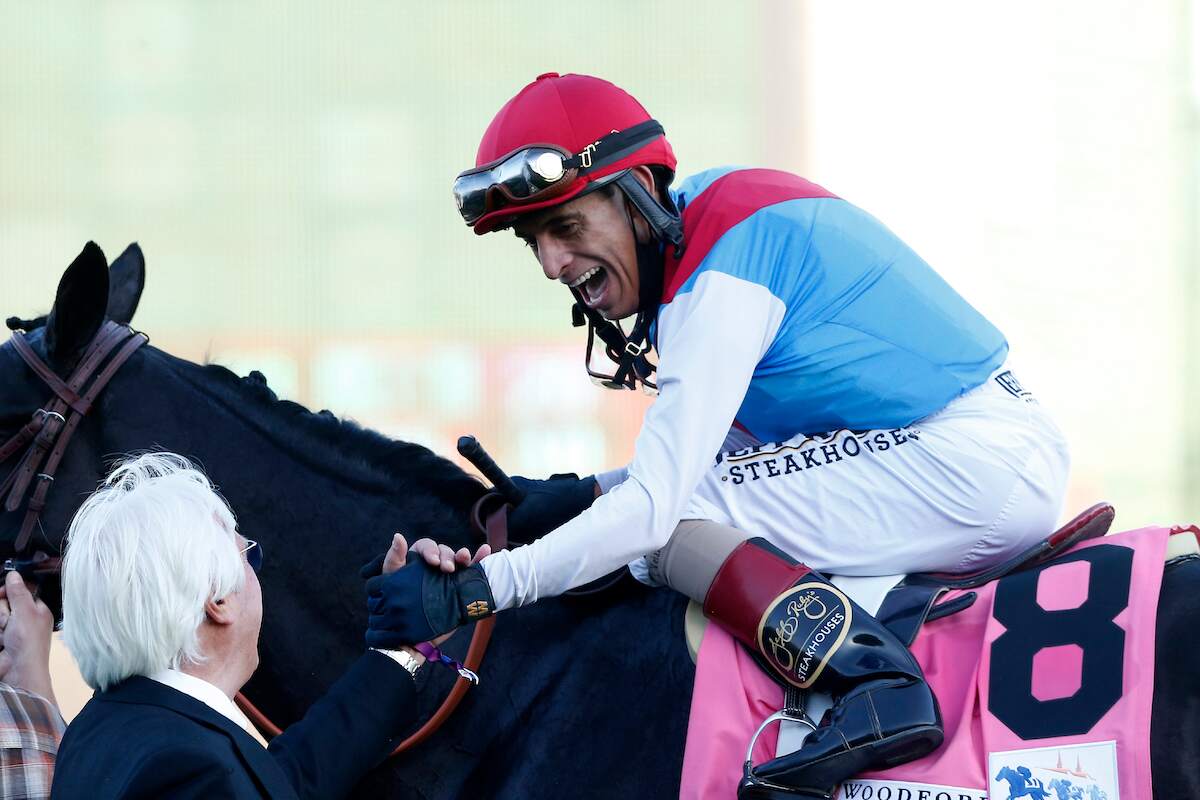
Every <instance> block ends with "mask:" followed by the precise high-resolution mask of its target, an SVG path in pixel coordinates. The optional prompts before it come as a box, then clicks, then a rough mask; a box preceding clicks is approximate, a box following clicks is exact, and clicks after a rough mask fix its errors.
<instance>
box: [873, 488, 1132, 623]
mask: <svg viewBox="0 0 1200 800" xmlns="http://www.w3.org/2000/svg"><path fill="white" fill-rule="evenodd" d="M1115 516H1116V511H1115V510H1114V509H1113V507H1112V506H1111V505H1109V504H1108V503H1097V504H1096V505H1094V506H1092V507H1091V508H1089V509H1087V510H1086V511H1084V512H1083V513H1081V514H1078V515H1077V516H1076V517H1075V518H1074V519H1072V520H1071V521H1070V522H1068V523H1067V524H1065V525H1063V526H1062V527H1061V528H1059V529H1058V530H1056V531H1054V532H1053V533H1051V534H1050V535H1049V536H1047V537H1046V538H1045V539H1043V540H1042V541H1040V542H1038V543H1037V544H1035V545H1034V546H1033V547H1030V548H1029V549H1027V550H1025V551H1024V552H1022V553H1019V554H1017V555H1016V556H1013V557H1012V558H1010V559H1008V560H1007V561H1003V562H1001V563H999V564H997V565H995V566H993V567H989V568H988V569H984V570H980V571H978V572H972V573H968V574H965V575H953V574H949V573H938V572H925V573H915V574H912V575H908V576H907V577H905V578H904V579H903V580H901V581H900V582H899V583H898V584H896V585H895V586H894V587H893V588H892V589H891V591H889V592H888V593H887V595H886V596H885V597H884V599H883V602H882V603H881V604H880V606H879V611H878V612H877V613H876V615H875V616H876V617H877V618H878V619H879V621H880V622H882V623H883V624H884V625H886V626H887V627H888V629H889V630H891V632H892V633H894V634H896V637H897V638H898V639H899V640H900V641H902V642H904V644H905V645H911V644H912V643H913V641H914V640H915V639H916V638H917V632H918V631H920V630H921V626H922V625H924V624H925V623H926V622H932V621H933V620H936V619H941V618H943V617H948V616H950V615H951V614H954V613H956V612H958V611H962V610H963V609H965V608H969V607H970V606H971V604H972V603H974V602H975V597H976V595H975V593H974V592H966V593H965V594H963V595H960V596H959V597H958V598H956V599H955V600H953V601H951V602H948V603H942V604H940V605H935V603H936V602H937V599H938V598H939V597H941V596H942V595H943V594H944V593H946V592H947V591H949V590H951V589H974V588H976V587H979V586H982V585H983V584H985V583H991V582H992V581H994V580H997V579H998V578H1003V577H1004V576H1006V575H1012V574H1014V573H1017V572H1021V571H1023V570H1026V569H1030V568H1032V567H1036V566H1037V565H1039V564H1041V563H1043V562H1046V561H1049V560H1050V559H1052V558H1054V557H1056V556H1058V555H1059V554H1060V553H1062V552H1064V551H1066V550H1068V549H1070V548H1071V547H1073V546H1074V545H1076V544H1078V543H1079V542H1082V541H1086V540H1088V539H1096V538H1098V537H1101V536H1103V535H1104V534H1106V533H1108V529H1109V528H1110V527H1112V522H1113V518H1114V517H1115Z"/></svg>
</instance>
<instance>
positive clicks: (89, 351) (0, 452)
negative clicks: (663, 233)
mask: <svg viewBox="0 0 1200 800" xmlns="http://www.w3.org/2000/svg"><path fill="white" fill-rule="evenodd" d="M26 335H27V334H26V333H25V332H24V331H20V330H16V331H13V335H12V339H11V340H10V341H11V342H12V345H13V348H14V349H15V350H16V351H17V354H18V355H20V356H21V358H22V360H24V361H25V363H26V364H28V365H29V368H30V369H32V370H33V371H34V373H35V374H36V375H37V376H38V377H39V378H41V380H42V382H43V383H45V384H46V385H47V386H48V387H49V388H50V390H51V391H52V392H53V395H52V396H51V397H50V399H49V400H47V401H46V402H45V403H43V404H42V407H41V408H38V409H37V410H36V411H34V412H33V417H32V418H31V419H30V420H29V422H27V423H26V424H25V426H24V427H22V428H21V429H20V430H19V431H17V432H16V433H15V434H14V435H13V436H12V437H10V438H9V440H8V441H6V442H5V443H4V444H3V445H0V464H3V463H4V462H6V461H8V460H9V459H10V458H12V457H13V456H14V455H16V454H18V453H21V452H22V449H23V448H24V453H23V455H22V456H21V459H20V460H19V461H18V462H17V465H16V466H15V467H14V468H13V470H12V471H11V472H10V473H9V474H8V477H6V478H5V479H4V482H3V483H0V503H3V506H2V508H3V510H4V511H6V512H13V511H17V510H19V509H20V508H21V504H22V502H24V501H26V498H27V497H28V501H27V502H26V505H25V518H24V520H23V521H22V523H21V529H20V532H19V533H18V534H17V538H16V540H15V542H14V546H13V549H14V551H15V556H16V557H14V558H10V559H8V560H7V561H6V562H5V563H4V568H5V569H6V570H8V569H17V570H19V571H22V572H24V573H26V574H32V575H34V576H52V575H57V574H58V573H59V571H60V568H61V565H62V559H61V558H60V557H59V556H51V555H50V554H48V553H46V552H44V551H41V550H39V551H37V552H34V553H32V554H31V555H29V556H28V557H24V556H25V555H26V554H25V550H26V549H27V548H28V547H29V545H30V541H31V540H32V538H33V532H34V530H35V528H37V527H38V524H39V520H40V518H41V513H42V510H43V509H44V508H45V507H46V495H47V494H48V493H49V491H50V487H51V486H52V485H53V484H54V473H55V471H56V470H57V469H58V465H59V463H60V462H61V461H62V458H63V455H64V454H65V453H66V451H67V445H68V444H69V443H70V441H71V437H72V436H73V435H74V433H75V431H76V430H77V429H78V428H79V423H80V422H82V421H83V418H84V417H85V416H87V413H88V412H89V411H90V410H91V409H92V406H93V404H94V403H95V401H96V398H97V397H98V396H99V395H100V392H102V391H104V387H106V386H107V385H108V383H109V381H111V380H112V378H113V376H114V375H116V374H117V371H118V370H119V369H120V368H121V366H122V365H123V364H124V363H125V362H126V361H128V360H129V357H130V356H132V355H133V354H134V353H135V352H136V351H137V350H138V348H140V347H141V346H142V345H144V344H147V343H148V342H149V341H150V337H148V336H146V334H144V333H141V332H140V331H135V330H133V328H130V327H128V326H126V325H120V324H118V323H116V322H113V321H111V320H106V321H105V322H104V324H103V325H102V326H101V327H100V330H98V331H97V332H96V335H95V336H94V337H93V338H92V340H91V342H90V343H89V344H88V345H87V347H86V348H85V350H84V352H83V355H82V356H81V357H80V360H79V363H78V365H77V366H76V367H75V369H74V370H73V371H72V372H71V374H70V376H69V377H68V378H67V379H66V380H65V381H64V380H63V379H62V378H60V377H58V375H57V374H56V373H55V372H54V370H53V369H51V368H50V366H49V365H48V364H46V362H45V361H43V360H42V359H41V358H40V357H39V356H38V354H37V353H36V352H35V351H34V349H33V346H32V345H30V344H29V342H28V341H27V339H26ZM35 481H36V486H34V488H33V490H32V491H30V486H31V485H33V484H34V482H35ZM508 508H509V506H508V505H507V504H505V502H504V499H503V497H501V496H500V495H499V494H496V493H494V492H490V493H488V494H486V495H484V496H483V497H482V498H481V499H480V500H479V501H478V502H477V503H476V504H475V507H474V508H473V509H472V511H471V520H472V524H473V526H474V527H475V528H476V529H477V531H478V532H480V533H481V534H483V535H484V536H486V538H487V541H488V544H490V545H491V546H492V549H493V550H496V551H498V550H503V549H504V548H506V547H507V546H508V522H507V520H508ZM495 624H496V618H495V617H488V618H487V619H484V620H481V621H480V622H477V623H476V624H475V630H474V631H473V632H472V634H471V644H470V647H469V648H468V650H467V657H466V659H465V660H464V662H463V663H464V666H466V668H467V669H468V670H471V671H472V672H478V670H479V667H480V664H481V663H482V662H483V656H484V653H485V652H486V650H487V645H488V641H489V640H490V639H491V635H492V628H493V627H494V626H495ZM470 685H471V681H469V680H467V679H466V678H463V677H460V678H459V679H458V680H457V681H455V684H454V687H453V688H452V689H451V690H450V693H449V694H448V695H447V696H446V699H445V700H443V701H442V704H441V706H439V707H438V709H437V711H436V712H434V714H433V716H432V717H430V718H429V720H428V721H426V722H425V724H424V725H422V726H421V727H420V728H419V729H418V730H417V731H416V732H414V733H413V734H412V735H411V736H409V737H408V738H407V739H405V740H404V741H402V742H401V743H400V745H399V746H398V747H396V749H395V750H393V751H392V753H391V755H392V756H395V755H398V754H400V753H402V752H404V751H405V750H408V749H409V748H412V747H415V746H416V745H418V744H420V743H421V742H423V741H425V740H426V739H428V738H429V737H430V736H432V735H433V733H434V732H435V731H436V730H437V729H438V728H440V727H441V725H442V723H444V722H445V721H446V720H447V719H449V718H450V715H451V714H452V713H453V712H454V710H455V709H456V708H457V707H458V704H459V703H460V702H461V701H462V699H463V697H464V696H465V695H466V693H467V689H468V688H469V687H470ZM235 700H236V702H237V704H238V706H239V707H240V708H241V709H242V712H243V713H245V714H246V716H247V717H249V719H250V721H251V722H253V723H254V725H255V726H256V727H257V728H258V729H259V731H261V732H262V733H263V735H264V736H266V737H268V738H269V737H272V736H277V735H278V734H279V733H280V732H281V731H280V728H279V726H277V725H275V724H274V723H273V722H271V720H270V719H268V718H267V716H266V715H265V714H263V713H262V712H261V711H260V710H259V709H258V708H257V707H256V706H255V705H254V704H253V703H252V702H251V701H250V699H249V698H247V697H246V696H245V695H244V694H242V693H241V692H238V694H237V696H236V697H235Z"/></svg>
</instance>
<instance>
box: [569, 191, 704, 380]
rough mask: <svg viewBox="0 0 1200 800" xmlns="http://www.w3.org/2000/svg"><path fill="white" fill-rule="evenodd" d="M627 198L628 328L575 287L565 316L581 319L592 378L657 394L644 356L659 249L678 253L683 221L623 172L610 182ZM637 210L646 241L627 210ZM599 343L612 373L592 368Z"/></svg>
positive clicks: (655, 300)
mask: <svg viewBox="0 0 1200 800" xmlns="http://www.w3.org/2000/svg"><path fill="white" fill-rule="evenodd" d="M615 183H616V185H617V187H618V188H619V189H620V190H621V193H622V194H623V195H624V196H625V200H626V201H627V202H626V203H625V204H624V207H625V215H626V218H627V219H628V221H629V229H630V232H631V233H632V234H633V242H634V249H635V252H636V254H637V269H638V311H637V316H636V317H635V318H634V322H633V329H632V330H631V331H630V332H629V334H628V335H626V333H625V331H624V330H623V329H622V328H621V326H620V324H619V323H616V322H612V321H610V320H607V319H605V318H604V317H603V316H601V315H600V313H599V312H597V311H596V310H595V309H592V308H589V307H588V305H587V304H586V303H585V302H584V301H583V295H582V294H581V293H580V291H579V290H578V289H571V293H572V294H573V295H574V296H575V305H574V306H572V307H571V321H572V324H573V325H574V326H575V327H581V326H582V325H583V324H584V323H585V322H586V323H587V326H588V342H587V352H586V354H585V356H584V367H585V368H586V369H587V372H588V375H590V376H591V377H592V380H593V381H595V382H596V383H598V384H600V385H601V386H604V387H606V388H609V389H633V390H636V389H637V388H638V387H639V386H641V387H642V389H643V391H645V392H646V393H648V394H657V392H658V387H657V386H656V385H655V383H654V381H652V380H651V379H650V376H651V375H652V374H653V373H654V371H655V370H656V366H655V365H654V364H653V363H651V361H650V359H649V358H647V353H648V352H649V351H650V346H651V345H650V327H651V325H652V324H653V322H654V320H655V318H656V317H657V316H658V304H659V302H660V301H661V299H662V288H663V252H664V248H665V247H666V246H667V245H671V246H673V247H674V248H675V257H676V258H679V257H680V256H682V255H683V250H684V244H683V223H682V221H681V220H680V216H679V212H678V211H676V210H675V208H674V207H673V206H672V207H671V208H670V209H668V208H664V207H663V205H662V204H661V203H659V202H658V200H656V199H655V198H654V197H652V196H651V195H650V193H649V192H648V191H646V187H645V186H643V185H642V183H641V182H640V181H639V180H638V179H637V178H636V177H635V176H634V175H633V172H632V171H626V172H624V173H622V174H621V175H620V177H618V178H617V179H616V181H615ZM631 205H632V206H633V207H634V208H636V209H637V211H638V213H639V214H640V215H641V216H642V218H643V219H644V220H645V221H646V224H647V225H648V226H649V228H650V236H649V238H648V240H647V241H645V242H643V241H641V239H640V237H639V236H638V230H637V225H636V224H635V222H634V218H633V211H632V210H631V209H630V206H631ZM596 337H599V338H600V340H601V341H602V342H604V352H605V355H607V356H608V358H609V359H610V360H611V361H612V362H613V363H615V364H616V365H617V369H616V371H615V372H614V373H613V374H612V375H604V374H602V373H599V372H596V371H594V370H593V369H592V349H593V347H594V345H595V339H596Z"/></svg>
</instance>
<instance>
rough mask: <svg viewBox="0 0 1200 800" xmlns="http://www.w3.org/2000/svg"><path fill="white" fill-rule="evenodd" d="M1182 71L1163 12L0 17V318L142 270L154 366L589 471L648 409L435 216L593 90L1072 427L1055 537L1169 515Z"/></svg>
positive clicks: (441, 440) (1190, 340)
mask: <svg viewBox="0 0 1200 800" xmlns="http://www.w3.org/2000/svg"><path fill="white" fill-rule="evenodd" d="M418 8H419V9H420V10H418ZM1196 41H1197V37H1196V35H1195V8H1194V5H1193V4H1192V3H1190V2H1178V1H1177V2H1159V1H1158V0H1149V2H1139V3H1132V2H1119V3H1111V4H1101V5H1100V6H1097V5H1096V4H1091V3H1083V2H1066V3H1053V4H1045V3H1033V2H1018V3H1009V4H1004V5H994V4H963V3H956V2H908V3H904V4H896V3H885V2H870V3H862V2H848V3H836V4H834V3H816V2H811V3H810V2H784V1H783V0H770V1H769V2H762V3H721V2H696V1H694V0H692V1H690V2H674V1H671V2H631V1H626V2H609V3H604V4H595V3H578V2H562V3H556V4H554V5H553V6H542V5H535V4H525V3H511V2H450V3H443V4H429V5H424V6H421V7H418V6H417V5H416V4H398V3H353V4H329V3H312V2H275V1H271V2H267V1H266V0H260V1H258V2H239V3H229V2H223V3H203V2H142V1H133V2H55V3H40V4H31V3H30V4H15V3H10V4H5V5H3V6H0V114H2V117H0V299H2V300H3V306H2V308H0V311H2V312H3V314H4V315H9V314H21V315H32V314H34V313H38V312H41V311H45V310H46V309H47V308H48V306H49V304H50V302H51V300H52V297H53V292H54V287H55V285H56V283H57V280H58V277H59V275H60V274H61V271H62V269H63V267H65V265H66V264H67V263H69V261H70V260H71V258H72V257H73V256H74V255H75V254H76V253H77V252H78V250H79V249H80V247H81V246H82V245H83V243H84V242H85V241H86V240H88V239H94V240H96V241H97V242H99V243H100V244H101V246H102V247H104V248H105V250H106V252H107V253H108V255H109V256H110V258H111V257H115V256H116V255H117V254H118V253H119V252H120V251H121V249H122V248H123V247H124V246H125V245H126V244H127V243H128V242H131V241H134V240H136V241H138V242H140V243H141V245H142V247H143V249H144V250H145V253H146V256H147V260H148V268H149V275H148V283H147V289H146V293H145V295H144V297H143V301H142V305H141V309H140V310H139V313H138V317H137V319H136V320H135V323H136V324H137V325H138V327H140V328H142V329H144V330H146V331H147V332H148V333H150V335H151V336H152V338H153V340H154V342H155V344H156V345H158V346H160V347H163V348H165V349H168V350H171V351H172V352H175V353H177V354H180V355H184V356H186V357H189V358H193V359H197V360H201V359H204V358H211V359H212V360H215V361H219V362H223V363H227V364H229V365H231V366H232V367H234V368H235V369H237V370H239V371H241V372H245V371H247V370H249V369H251V368H259V369H262V370H263V371H264V372H265V373H266V374H267V376H268V378H269V379H270V381H271V383H272V385H273V386H274V387H275V388H276V389H277V391H279V392H280V394H282V395H285V396H288V397H292V398H294V399H297V400H299V401H301V402H304V403H306V404H309V405H311V406H314V407H328V408H331V409H333V410H334V411H336V412H338V413H340V414H346V415H350V416H353V417H355V418H356V419H358V420H360V421H361V422H363V423H365V424H368V425H371V426H373V427H376V428H379V429H381V430H383V431H385V432H387V433H389V434H391V435H394V436H399V437H404V438H408V439H413V440H417V441H420V442H422V443H425V444H428V445H429V446H431V447H433V448H435V449H437V450H438V451H440V452H443V453H451V452H452V451H453V443H454V440H455V438H456V437H457V436H458V434H460V433H464V432H474V433H477V434H478V435H479V436H480V438H481V439H482V440H483V441H484V443H485V444H486V445H487V446H488V447H489V449H491V450H492V451H493V452H494V454H495V455H496V457H497V459H498V460H499V462H500V463H501V464H502V465H504V466H505V467H507V468H509V469H510V470H511V471H514V472H523V473H526V474H533V475H537V474H544V473H546V472H550V471H561V470H565V469H575V470H578V471H580V472H584V471H593V470H596V469H601V468H605V467H611V466H616V465H618V464H620V463H623V462H624V461H625V460H627V459H628V458H629V457H630V455H631V453H632V442H633V437H634V435H635V434H636V431H637V427H638V423H639V420H640V415H641V414H642V413H643V411H644V408H645V405H646V400H645V399H644V398H641V397H640V396H637V395H632V394H625V395H620V396H618V395H615V394H610V393H606V392H604V391H603V390H600V389H596V388H594V387H593V386H592V385H591V384H590V383H589V382H588V380H587V377H586V375H585V374H584V372H583V369H582V363H581V362H582V344H583V335H582V333H581V332H580V331H578V330H574V329H572V328H571V327H570V326H569V323H568V309H569V300H568V296H567V295H566V293H565V292H564V290H563V289H562V288H561V287H560V286H557V285H555V284H552V283H550V282H548V281H545V280H544V279H542V278H541V275H540V271H539V270H538V268H537V265H536V263H535V262H534V260H533V259H532V258H531V257H530V255H529V254H528V252H527V251H526V250H525V249H524V248H522V247H520V246H518V244H517V243H516V242H515V241H514V240H513V239H512V237H510V236H508V235H506V234H501V235H497V236H491V237H482V238H481V237H475V236H474V235H472V234H471V233H470V232H469V231H468V230H467V229H466V228H465V227H464V226H463V225H462V223H461V221H460V220H459V218H458V216H457V214H456V213H455V210H454V206H453V202H452V200H451V197H450V184H451V181H452V180H453V178H454V176H455V174H457V173H458V172H459V171H460V170H462V169H464V168H466V167H467V166H470V165H472V164H473V158H474V151H475V146H476V144H477V142H478V139H479V136H480V134H481V133H482V131H483V129H484V127H485V126H486V125H487V123H488V121H489V120H490V118H491V116H492V114H493V113H494V112H495V111H496V110H497V109H498V108H499V106H500V105H501V104H502V103H503V102H505V101H506V100H507V99H508V98H509V97H510V96H512V95H513V94H514V93H515V92H516V91H517V90H518V89H519V88H520V87H521V86H522V85H524V84H525V83H526V82H528V81H529V80H532V79H533V77H534V76H536V75H537V74H539V73H541V72H546V71H559V72H568V71H576V72H586V73H591V74H597V75H601V76H604V77H607V78H609V79H610V80H612V81H614V82H615V83H617V84H618V85H620V86H623V87H624V88H626V89H628V90H629V91H630V92H632V93H633V94H634V95H636V96H637V97H638V98H639V99H640V100H641V101H642V102H643V103H644V105H645V106H646V107H647V108H648V109H649V110H650V111H651V113H652V114H653V115H654V116H655V117H657V118H658V119H659V120H661V121H662V122H663V124H664V125H665V127H666V130H667V133H668V136H669V138H670V139H671V141H672V143H673V145H674V147H675V150H676V153H677V154H678V156H679V159H680V172H681V173H683V174H687V173H690V172H694V171H698V170H700V169H703V168H706V167H708V166H712V165H715V164H723V163H741V164H755V165H764V166H774V167H781V168H785V169H791V170H795V171H799V172H802V173H803V174H805V176H806V177H809V178H811V179H813V180H815V181H817V182H819V183H821V184H822V185H825V186H826V187H827V188H829V189H830V190H832V191H834V192H836V193H838V194H839V195H841V196H843V197H846V198H847V199H849V200H851V201H853V202H855V203H857V204H858V205H860V206H862V207H863V208H865V209H867V210H868V211H870V212H871V213H872V214H874V215H876V216H877V217H879V218H880V219H882V220H883V221H884V222H885V223H886V224H888V225H889V226H890V227H892V228H893V229H894V230H895V231H896V232H897V233H899V234H900V235H901V236H902V237H903V238H905V239H906V240H907V241H909V242H910V243H911V244H912V245H913V246H914V247H915V248H916V249H917V250H918V252H920V253H922V254H923V255H924V256H925V257H926V259H927V260H929V261H930V263H932V264H933V265H934V267H935V268H937V269H938V270H939V271H941V272H942V273H943V274H944V275H945V276H946V277H947V278H948V279H949V280H950V281H951V283H952V284H954V285H955V286H956V287H957V288H958V289H959V290H960V291H961V292H962V293H963V294H964V295H965V296H966V297H967V298H968V299H969V300H970V301H971V302H972V303H974V304H975V305H976V306H977V307H979V308H980V309H981V310H982V311H983V312H984V313H985V314H987V315H988V316H990V317H991V318H992V319H993V320H994V321H995V322H997V323H998V324H999V325H1000V327H1001V328H1002V329H1003V330H1004V331H1005V332H1006V334H1007V335H1008V337H1009V339H1010V341H1011V343H1012V345H1013V364H1014V366H1015V367H1016V369H1017V371H1018V374H1019V375H1020V376H1021V379H1022V381H1023V383H1025V384H1026V385H1027V386H1028V387H1029V388H1031V389H1033V391H1034V392H1035V393H1036V394H1037V395H1038V396H1039V397H1040V398H1041V400H1042V402H1043V403H1044V404H1045V405H1047V406H1048V407H1049V408H1050V409H1051V410H1052V411H1053V412H1054V413H1055V414H1056V416H1057V418H1058V419H1059V420H1060V422H1061V424H1062V426H1063V428H1064V429H1065V430H1066V432H1067V434H1068V436H1069V438H1070V439H1071V441H1072V444H1073V448H1074V456H1075V464H1074V473H1073V482H1072V489H1071V496H1070V499H1069V506H1070V507H1069V508H1068V509H1067V510H1068V511H1071V512H1074V511H1076V510H1078V509H1080V508H1082V507H1083V506H1085V505H1088V504H1090V503H1091V502H1094V501H1095V500H1097V499H1100V498H1106V499H1109V500H1111V501H1113V502H1115V503H1116V505H1117V508H1118V512H1119V516H1118V521H1117V525H1118V526H1123V527H1137V526H1141V525H1143V524H1149V523H1151V522H1163V523H1171V522H1177V521H1182V520H1183V519H1185V518H1189V517H1190V518H1191V519H1196V518H1197V517H1200V492H1198V491H1197V489H1198V487H1200V423H1198V421H1197V415H1196V411H1195V409H1196V408H1197V406H1198V405H1200V403H1198V402H1197V401H1198V400H1200V355H1198V353H1200V322H1198V321H1197V320H1200V311H1198V307H1200V284H1198V281H1197V277H1196V261H1197V258H1196V256H1197V250H1196V247H1197V245H1196V238H1195V228H1196V222H1197V203H1196V197H1197V180H1198V179H1200V172H1198V171H1197V158H1196V156H1197V143H1198V141H1200V140H1198V132H1197V127H1196V110H1197V97H1198V95H1200V89H1198V86H1200V83H1198V81H1197V79H1196V61H1197V59H1196V53H1195V50H1196Z"/></svg>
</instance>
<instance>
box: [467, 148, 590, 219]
mask: <svg viewBox="0 0 1200 800" xmlns="http://www.w3.org/2000/svg"><path fill="white" fill-rule="evenodd" d="M570 158H571V154H570V153H568V152H567V151H566V150H563V149H562V148H560V147H556V146H555V145H552V144H539V145H533V146H532V147H525V148H522V149H520V150H517V151H516V152H514V153H509V154H508V155H506V156H504V157H503V158H501V159H499V160H497V161H493V162H492V163H490V164H485V165H483V166H482V167H478V168H476V169H473V170H468V171H467V172H464V173H462V174H461V175H459V176H458V178H457V179H456V180H455V181H454V202H455V203H456V204H457V205H458V213H460V214H462V218H463V221H465V222H466V223H467V224H468V225H474V224H475V223H476V222H478V221H479V218H480V217H482V216H483V215H484V214H487V213H488V212H490V211H495V210H496V209H497V208H503V207H505V206H510V205H515V206H519V205H523V204H525V203H534V202H539V201H541V200H549V199H550V198H552V197H555V196H556V195H560V194H562V193H563V192H565V191H566V190H567V189H569V188H570V187H571V182H572V181H574V180H575V176H576V175H578V174H579V170H577V169H575V168H573V167H572V168H570V169H567V168H565V167H564V166H563V164H564V163H565V162H566V161H568V160H569V159H570Z"/></svg>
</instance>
